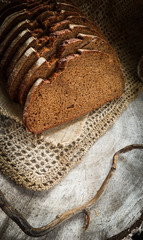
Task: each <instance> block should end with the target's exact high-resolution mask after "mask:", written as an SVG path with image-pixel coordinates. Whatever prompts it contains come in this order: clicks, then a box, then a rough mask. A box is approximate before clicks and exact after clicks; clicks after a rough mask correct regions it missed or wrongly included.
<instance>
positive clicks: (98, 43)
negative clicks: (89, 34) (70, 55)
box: [83, 36, 119, 63]
mask: <svg viewBox="0 0 143 240" xmlns="http://www.w3.org/2000/svg"><path fill="white" fill-rule="evenodd" d="M84 48H85V49H89V50H99V51H102V52H105V53H108V54H109V55H110V57H112V58H113V59H115V60H117V61H118V63H119V58H118V56H117V54H116V52H115V51H114V49H113V48H112V47H111V46H110V45H109V43H108V42H106V41H105V40H104V39H103V38H100V37H97V36H96V37H95V38H94V39H92V41H90V42H89V43H88V44H87V45H86V46H84V47H83V49H84Z"/></svg>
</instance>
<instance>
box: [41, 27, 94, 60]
mask: <svg viewBox="0 0 143 240" xmlns="http://www.w3.org/2000/svg"><path fill="white" fill-rule="evenodd" d="M79 33H84V34H96V35H97V34H98V33H97V32H96V30H95V29H90V28H88V27H86V26H83V25H74V24H69V28H68V29H64V30H60V31H56V32H54V33H51V34H50V36H49V45H48V46H47V47H45V48H43V49H42V50H41V51H40V55H41V56H43V57H45V58H46V59H47V60H48V59H50V58H51V56H52V55H54V54H56V52H57V48H58V46H59V45H60V44H62V42H63V41H64V40H67V39H70V38H75V37H76V36H77V35H78V34H79Z"/></svg>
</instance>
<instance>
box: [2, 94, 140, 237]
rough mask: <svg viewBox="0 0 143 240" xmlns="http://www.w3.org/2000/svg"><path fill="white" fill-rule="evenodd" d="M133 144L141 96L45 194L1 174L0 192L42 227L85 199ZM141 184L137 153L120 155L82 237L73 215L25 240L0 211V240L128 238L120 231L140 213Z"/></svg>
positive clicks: (137, 132) (80, 221)
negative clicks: (45, 231)
mask: <svg viewBox="0 0 143 240" xmlns="http://www.w3.org/2000/svg"><path fill="white" fill-rule="evenodd" d="M133 143H143V93H142V94H141V95H140V96H138V98H137V99H136V100H135V101H134V102H132V103H131V104H130V105H129V107H128V108H127V110H126V111H124V112H123V113H122V114H121V116H120V117H119V118H118V120H117V121H116V123H115V124H114V125H113V126H112V127H111V128H110V129H109V130H108V131H107V132H106V134H104V136H102V137H101V138H100V139H99V140H98V141H97V142H96V143H95V144H94V145H93V146H92V147H91V149H90V150H89V151H88V153H87V154H86V156H84V158H83V161H82V163H81V164H79V165H78V166H76V167H75V168H74V169H72V170H71V171H70V173H69V174H68V175H67V176H66V177H65V178H64V179H63V181H61V182H60V184H58V185H57V186H55V187H53V188H52V189H50V190H49V191H45V192H33V191H29V190H26V189H24V188H21V187H19V186H17V185H15V183H14V182H12V181H10V180H9V179H8V178H7V177H6V176H4V175H3V174H1V180H0V187H1V190H2V192H3V193H4V195H5V196H6V198H7V199H8V201H9V202H10V203H11V204H12V205H13V206H14V207H15V208H16V209H17V210H18V211H20V212H21V213H22V214H23V216H24V217H25V218H26V219H27V220H28V221H29V222H30V224H31V225H32V226H34V227H40V226H43V225H46V224H47V223H49V222H50V221H51V220H53V219H54V218H55V217H56V215H58V214H60V213H62V212H64V211H65V210H68V209H70V208H72V207H75V206H78V205H80V204H83V203H85V202H87V201H88V200H90V199H91V198H92V197H93V196H94V195H95V193H96V191H97V190H98V189H99V187H100V185H101V183H102V182H103V180H104V178H105V176H106V174H107V173H108V171H109V169H110V166H111V160H112V156H113V154H114V153H115V152H116V151H118V150H119V149H120V148H122V147H125V146H126V145H129V144H133ZM97 166H100V167H98V168H97ZM105 166H106V167H105ZM142 182H143V150H133V151H131V152H129V153H126V154H123V155H121V156H120V158H119V162H118V165H117V170H116V172H115V173H114V176H113V177H112V179H111V180H110V182H109V183H108V185H107V187H106V189H105V191H104V192H103V194H102V195H101V197H100V198H99V199H98V201H97V202H96V204H95V205H94V207H93V208H92V210H91V221H90V225H89V228H88V230H87V231H86V232H84V231H83V229H82V227H83V223H84V218H83V214H79V215H77V216H75V217H74V218H72V219H71V220H68V221H67V222H65V223H64V224H62V225H61V226H60V227H58V228H57V229H55V230H54V231H53V232H51V233H49V234H48V235H47V236H43V237H40V238H33V237H29V236H27V235H25V234H24V233H23V232H22V231H21V230H20V229H19V227H18V226H17V225H16V224H15V223H14V222H12V220H11V219H9V218H8V217H7V216H6V215H5V213H4V212H3V211H1V210H0V219H1V221H0V239H2V240H31V239H40V240H43V239H46V240H77V239H80V240H102V239H103V240H105V239H108V238H111V237H112V236H114V235H116V234H120V235H119V238H118V237H115V238H113V239H122V238H123V236H124V235H127V234H128V232H124V231H125V230H126V229H128V228H130V227H131V226H132V225H133V224H134V223H136V222H137V220H138V219H140V217H141V213H142V212H143V185H142ZM138 225H139V222H138ZM134 228H135V225H134ZM121 233H122V234H121Z"/></svg>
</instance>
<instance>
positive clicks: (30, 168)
mask: <svg viewBox="0 0 143 240" xmlns="http://www.w3.org/2000/svg"><path fill="white" fill-rule="evenodd" d="M77 5H79V7H80V8H81V10H82V11H83V12H84V13H85V15H86V16H88V18H89V19H91V20H92V21H94V22H95V23H96V24H97V25H98V26H99V27H100V29H101V30H102V31H103V33H104V35H105V37H106V39H107V40H108V41H109V43H110V44H111V45H112V47H113V48H114V49H115V50H116V52H117V53H118V55H119V58H120V60H121V66H122V70H123V73H124V76H125V78H126V86H125V91H124V94H123V95H122V96H121V97H120V98H118V99H116V100H114V101H112V102H110V103H107V104H105V105H104V106H103V107H101V108H99V109H97V110H95V111H92V112H91V113H89V114H88V115H86V116H84V117H82V118H79V119H77V120H74V121H71V122H70V123H68V124H64V125H62V126H60V127H57V128H54V129H51V130H48V131H46V132H45V133H43V134H41V135H39V136H34V135H33V134H31V133H29V132H28V131H26V129H25V128H24V127H23V125H22V122H21V116H22V111H21V109H20V106H19V105H18V104H15V103H12V102H11V101H10V100H9V98H8V96H7V95H6V93H5V90H4V89H3V86H0V113H1V115H0V126H1V127H0V168H1V171H2V172H3V173H4V174H6V175H8V176H9V177H10V178H11V179H12V180H14V181H15V182H16V183H17V184H20V185H21V186H23V187H26V188H28V189H32V190H38V191H41V190H47V189H49V188H51V187H52V186H54V185H55V184H57V183H58V182H59V181H60V180H61V179H62V178H63V177H64V176H65V175H66V174H67V173H68V172H69V171H70V169H71V168H73V167H74V166H76V165H77V164H78V163H80V161H81V160H82V157H83V155H85V153H86V152H87V151H88V149H89V148H90V147H91V146H92V145H93V143H95V141H96V140H97V139H98V138H99V137H100V136H101V135H103V134H104V133H105V132H106V131H107V129H108V128H109V127H110V126H111V125H113V123H114V122H115V121H116V119H117V118H118V117H119V115H120V114H121V113H122V112H123V111H124V110H125V109H126V108H127V107H128V104H129V103H130V102H131V101H132V100H134V99H135V98H136V97H137V95H138V94H139V93H140V92H141V91H143V83H142V82H140V81H139V78H138V76H137V65H138V61H139V60H140V58H141V56H143V48H142V37H143V35H141V34H140V33H141V27H142V24H141V23H142V21H143V17H142V12H143V3H142V1H135V0H128V1H124V0H112V1H110V0H104V1H102V0H89V1H85V0H77Z"/></svg>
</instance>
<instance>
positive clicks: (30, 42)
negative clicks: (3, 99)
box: [7, 36, 48, 78]
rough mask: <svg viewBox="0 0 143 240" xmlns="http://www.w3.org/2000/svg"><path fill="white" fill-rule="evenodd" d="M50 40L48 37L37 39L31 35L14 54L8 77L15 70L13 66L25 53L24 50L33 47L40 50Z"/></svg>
mask: <svg viewBox="0 0 143 240" xmlns="http://www.w3.org/2000/svg"><path fill="white" fill-rule="evenodd" d="M47 41H48V37H47V38H46V37H41V38H39V39H36V38H35V37H34V36H31V37H29V38H28V39H27V40H26V41H25V42H24V44H23V45H22V46H21V47H19V48H18V50H17V51H16V53H15V55H14V56H13V58H12V59H11V62H10V63H9V65H8V69H7V78H8V77H9V75H10V74H11V72H12V71H13V68H14V67H15V65H16V63H17V62H18V61H19V59H20V57H21V56H22V55H23V54H24V52H25V51H26V50H27V49H28V48H30V47H32V48H34V49H35V50H39V49H41V48H43V47H44V45H45V44H46V43H47Z"/></svg>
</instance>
